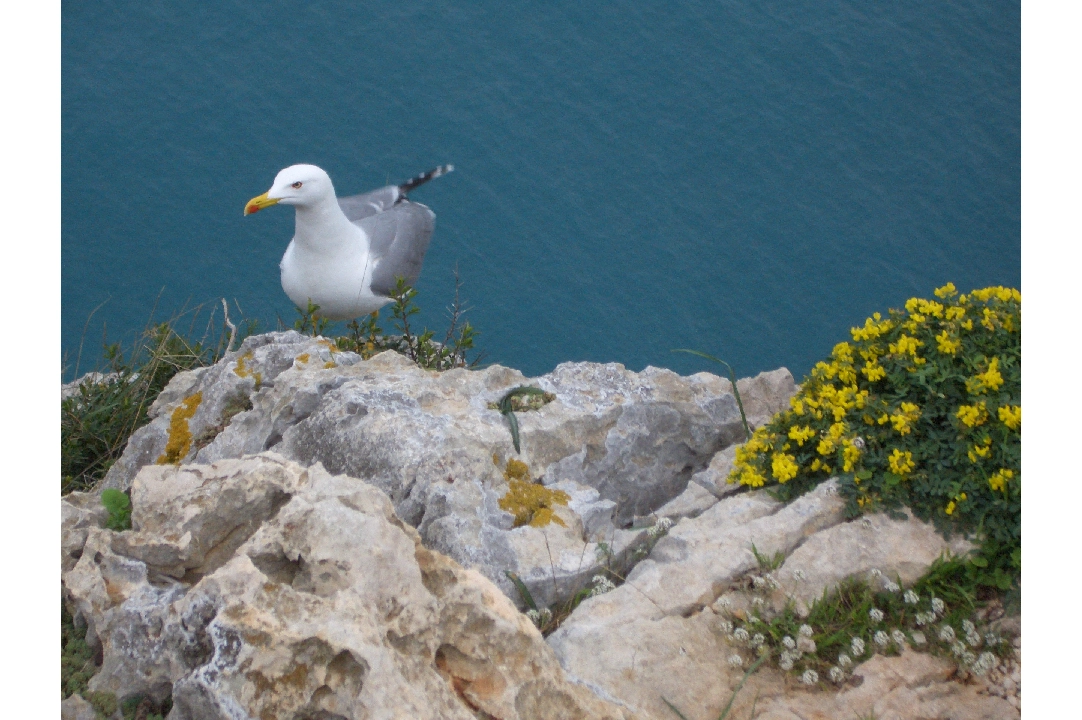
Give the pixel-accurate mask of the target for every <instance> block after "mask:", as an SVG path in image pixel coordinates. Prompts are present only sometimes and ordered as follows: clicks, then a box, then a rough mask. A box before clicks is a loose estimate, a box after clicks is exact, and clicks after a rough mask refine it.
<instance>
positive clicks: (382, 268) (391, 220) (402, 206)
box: [355, 201, 436, 296]
mask: <svg viewBox="0 0 1082 720" xmlns="http://www.w3.org/2000/svg"><path fill="white" fill-rule="evenodd" d="M355 224H356V225H357V226H358V227H359V228H361V229H362V230H364V231H365V233H366V234H367V235H368V239H369V242H370V243H371V246H370V252H371V253H372V259H373V260H375V261H376V266H375V268H374V269H373V270H372V292H373V293H374V294H376V295H382V296H388V295H390V294H391V293H392V292H394V287H395V282H396V278H398V277H402V278H405V280H406V283H408V284H409V285H413V284H414V283H415V282H417V278H418V277H419V276H420V274H421V263H423V262H424V259H425V253H426V252H427V251H428V241H429V240H431V239H432V231H433V230H435V228H436V214H435V213H433V212H432V211H431V210H429V209H428V208H427V207H425V206H424V205H422V204H420V203H415V202H409V201H405V202H400V203H398V204H397V205H395V206H394V207H392V208H391V209H389V210H385V211H384V212H381V213H378V214H376V215H370V216H368V217H366V218H363V219H362V220H360V221H357V222H356V223H355Z"/></svg>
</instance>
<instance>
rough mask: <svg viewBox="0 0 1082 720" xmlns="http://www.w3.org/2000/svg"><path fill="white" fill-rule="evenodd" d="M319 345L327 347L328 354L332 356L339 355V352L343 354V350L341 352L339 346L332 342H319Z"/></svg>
mask: <svg viewBox="0 0 1082 720" xmlns="http://www.w3.org/2000/svg"><path fill="white" fill-rule="evenodd" d="M319 344H320V345H323V346H325V347H326V348H327V351H328V352H329V353H330V354H331V355H334V354H335V353H337V352H342V351H341V350H339V349H338V346H337V345H335V344H334V343H333V342H331V341H330V340H320V341H319Z"/></svg>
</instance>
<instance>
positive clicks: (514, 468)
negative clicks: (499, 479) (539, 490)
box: [493, 456, 530, 481]
mask: <svg viewBox="0 0 1082 720" xmlns="http://www.w3.org/2000/svg"><path fill="white" fill-rule="evenodd" d="M493 457H495V456H493ZM503 479H504V480H507V481H511V480H526V481H529V480H530V468H529V467H527V466H526V463H524V462H522V461H521V460H515V459H514V458H511V459H510V460H508V461H507V467H506V468H505V469H504V471H503Z"/></svg>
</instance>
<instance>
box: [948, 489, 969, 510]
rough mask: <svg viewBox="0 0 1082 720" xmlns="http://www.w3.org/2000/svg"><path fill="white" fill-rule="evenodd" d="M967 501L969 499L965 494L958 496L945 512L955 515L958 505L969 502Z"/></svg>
mask: <svg viewBox="0 0 1082 720" xmlns="http://www.w3.org/2000/svg"><path fill="white" fill-rule="evenodd" d="M967 499H968V498H967V497H966V494H965V493H962V494H960V495H956V496H955V497H954V500H951V501H950V502H949V503H947V507H946V508H944V512H946V513H947V514H948V515H953V514H954V511H955V510H956V509H957V508H958V503H960V502H962V501H964V500H967Z"/></svg>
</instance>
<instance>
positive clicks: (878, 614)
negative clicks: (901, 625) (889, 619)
mask: <svg viewBox="0 0 1082 720" xmlns="http://www.w3.org/2000/svg"><path fill="white" fill-rule="evenodd" d="M868 617H869V618H871V620H872V622H874V623H878V622H883V611H882V610H880V609H879V608H872V609H871V610H869V611H868Z"/></svg>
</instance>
